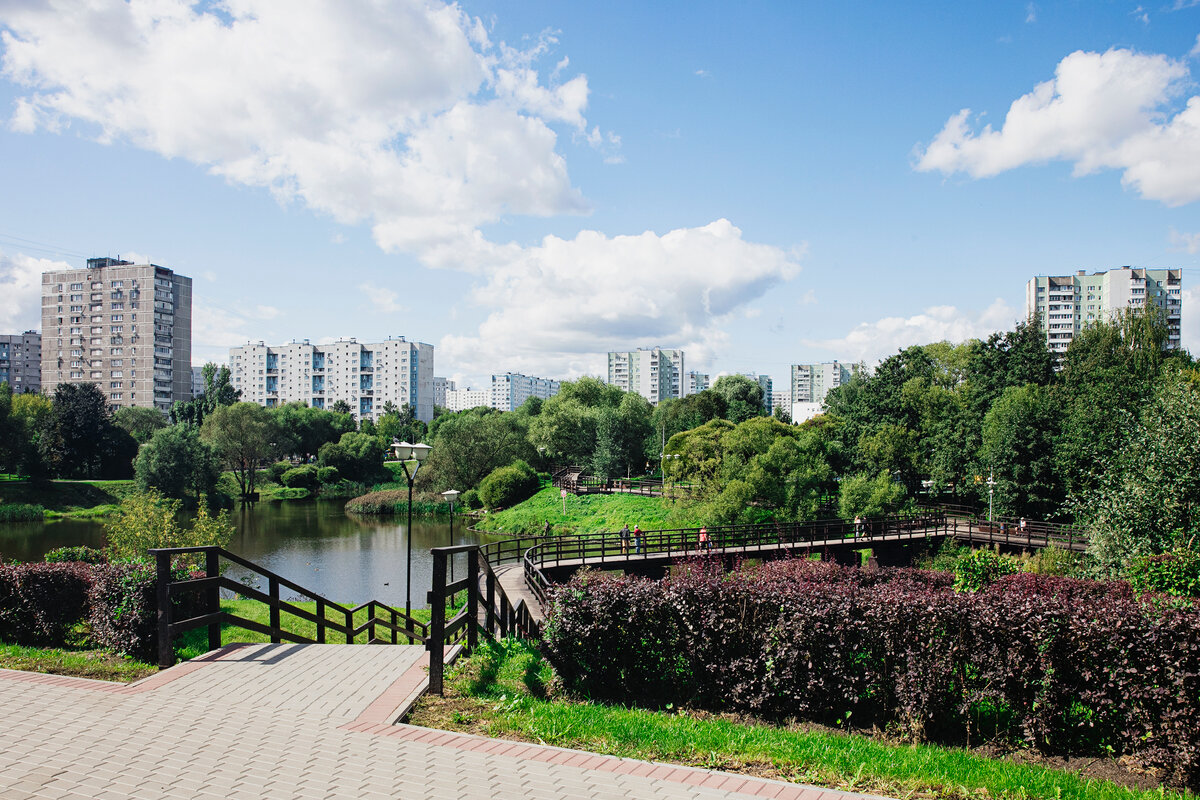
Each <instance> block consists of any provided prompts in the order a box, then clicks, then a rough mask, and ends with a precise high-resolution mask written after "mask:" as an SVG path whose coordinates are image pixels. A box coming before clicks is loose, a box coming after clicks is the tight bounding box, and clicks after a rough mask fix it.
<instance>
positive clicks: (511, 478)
mask: <svg viewBox="0 0 1200 800" xmlns="http://www.w3.org/2000/svg"><path fill="white" fill-rule="evenodd" d="M539 486H540V481H539V480H538V476H537V472H536V471H535V470H534V469H533V467H531V466H529V465H528V464H526V463H525V462H524V461H520V460H518V461H514V462H513V463H512V464H510V465H508V466H507V467H500V468H498V469H495V470H493V471H492V472H491V474H489V475H488V476H487V477H486V478H484V479H483V481H482V482H480V484H479V499H480V500H482V501H483V504H484V506H486V507H487V508H489V509H496V508H507V507H509V506H515V505H516V504H517V503H520V502H521V501H522V500H525V499H528V498H529V497H532V496H533V495H534V494H536V493H537V491H538V487H539Z"/></svg>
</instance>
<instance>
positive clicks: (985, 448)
mask: <svg viewBox="0 0 1200 800" xmlns="http://www.w3.org/2000/svg"><path fill="white" fill-rule="evenodd" d="M1058 425H1059V409H1058V407H1057V406H1056V404H1055V402H1054V394H1053V392H1052V391H1051V390H1050V389H1049V388H1048V387H1045V386H1037V385H1035V384H1026V385H1025V386H1010V387H1008V388H1007V389H1005V390H1004V393H1003V394H1002V395H1000V397H999V399H997V400H996V402H995V403H994V404H993V405H992V407H991V409H990V410H989V411H988V413H987V416H986V417H985V418H984V421H983V432H982V440H983V444H982V446H981V447H980V450H979V474H981V475H987V474H994V476H995V487H994V488H995V508H996V512H997V513H999V514H1010V515H1012V516H1023V517H1033V518H1035V519H1048V518H1050V517H1052V516H1054V515H1055V514H1057V512H1058V511H1059V506H1060V504H1061V503H1062V500H1063V492H1062V486H1061V482H1060V481H1059V478H1058V475H1057V473H1056V471H1055V469H1054V438H1055V436H1056V434H1057V433H1058ZM979 486H980V492H981V494H982V495H983V497H984V498H986V491H987V487H985V486H983V485H982V484H980V485H979Z"/></svg>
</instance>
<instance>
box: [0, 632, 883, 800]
mask: <svg viewBox="0 0 1200 800" xmlns="http://www.w3.org/2000/svg"><path fill="white" fill-rule="evenodd" d="M426 661H427V656H426V654H425V652H424V651H423V650H422V648H420V647H419V646H403V645H401V646H376V647H372V646H364V645H289V644H274V645H271V644H263V645H234V646H230V647H225V648H223V649H221V650H217V651H214V652H212V653H209V654H208V655H206V656H203V657H201V658H198V659H193V660H192V661H188V662H185V663H183V664H179V665H177V666H175V667H172V668H171V669H169V670H165V671H163V672H161V673H158V674H157V675H154V676H151V677H150V678H147V679H144V680H142V681H139V682H138V683H135V684H130V685H121V684H111V683H105V682H101V681H92V680H87V679H82V678H66V677H58V676H53V675H41V674H38V673H28V672H15V671H11V670H0V719H3V720H4V723H3V726H0V797H3V798H5V800H29V799H31V798H38V799H39V800H160V799H161V798H197V800H216V799H217V798H222V799H224V800H272V799H274V798H281V799H282V798H300V799H301V800H307V799H308V798H312V800H332V799H340V798H345V799H346V800H352V799H353V800H381V799H382V798H404V800H417V799H418V798H489V797H522V798H523V797H537V798H568V797H570V798H597V799H603V798H611V799H612V800H628V799H629V798H663V799H664V800H668V799H672V800H673V799H674V798H729V799H730V800H735V799H738V798H747V797H768V798H781V799H782V798H799V799H800V800H843V799H844V798H853V797H861V795H853V794H849V793H845V792H836V791H830V790H824V789H820V788H817V787H810V786H801V785H797V784H787V783H781V782H778V781H768V780H762V779H758V778H749V777H746V776H742V775H733V774H727V773H721V772H715V771H710V770H702V769H693V768H689V767H677V766H672V765H666V764H654V763H649V762H645V761H636V760H633V759H622V758H614V757H611V756H600V755H595V754H593V753H583V752H580V751H575V750H566V749H562V748H556V747H546V746H542V745H533V744H524V743H520V742H510V741H506V740H500V739H486V738H482V737H478V736H471V735H467V734H459V733H450V732H446V731H436V730H431V729H427V728H418V727H414V726H411V725H404V724H395V723H396V719H397V717H399V716H400V715H401V714H402V713H404V711H405V710H406V709H407V708H408V706H409V705H410V704H411V702H412V701H413V700H414V699H415V698H416V697H418V696H419V695H420V693H421V692H422V691H423V689H424V682H425V679H426V675H425V663H426Z"/></svg>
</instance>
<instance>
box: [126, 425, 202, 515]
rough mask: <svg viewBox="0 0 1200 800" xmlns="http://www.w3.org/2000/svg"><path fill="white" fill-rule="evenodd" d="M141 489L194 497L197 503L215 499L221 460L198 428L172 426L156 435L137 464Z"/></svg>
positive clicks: (178, 496) (139, 455) (140, 454)
mask: <svg viewBox="0 0 1200 800" xmlns="http://www.w3.org/2000/svg"><path fill="white" fill-rule="evenodd" d="M134 475H135V477H136V479H137V484H138V488H139V489H141V490H143V491H145V490H149V489H157V490H158V491H160V492H162V493H163V494H164V495H166V496H167V497H176V498H181V497H185V496H188V495H190V496H191V497H193V498H194V499H195V500H196V502H197V503H199V502H200V501H201V499H202V498H203V497H205V496H211V495H212V494H213V492H214V490H215V489H216V486H217V479H219V478H220V477H221V457H220V455H219V454H218V453H217V452H216V450H214V449H213V448H212V447H211V446H210V445H208V444H206V443H205V442H203V441H202V440H201V439H200V435H199V433H197V432H196V429H195V428H192V427H189V426H187V425H172V426H171V427H169V428H162V429H160V430H157V431H155V432H154V435H153V436H152V437H151V438H150V441H148V442H146V443H145V444H143V445H142V446H141V448H140V449H139V450H138V455H137V460H136V461H135V462H134Z"/></svg>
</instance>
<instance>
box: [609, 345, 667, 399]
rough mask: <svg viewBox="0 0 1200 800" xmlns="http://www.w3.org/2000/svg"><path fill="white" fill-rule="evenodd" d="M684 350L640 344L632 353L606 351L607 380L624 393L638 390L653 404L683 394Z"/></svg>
mask: <svg viewBox="0 0 1200 800" xmlns="http://www.w3.org/2000/svg"><path fill="white" fill-rule="evenodd" d="M683 376H684V371H683V351H682V350H664V349H663V348H661V347H650V348H643V347H639V348H638V349H637V350H634V351H632V352H621V353H617V352H610V353H609V354H608V382H609V383H610V384H612V385H613V386H619V387H620V388H622V389H624V390H625V391H627V392H637V393H638V394H640V395H641V396H642V397H644V398H646V399H647V400H649V401H650V402H651V403H652V404H654V405H658V403H659V401H660V400H665V399H667V398H668V397H675V398H678V397H682V396H683V385H684V380H683Z"/></svg>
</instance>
